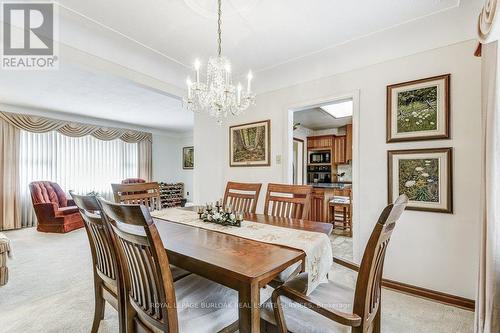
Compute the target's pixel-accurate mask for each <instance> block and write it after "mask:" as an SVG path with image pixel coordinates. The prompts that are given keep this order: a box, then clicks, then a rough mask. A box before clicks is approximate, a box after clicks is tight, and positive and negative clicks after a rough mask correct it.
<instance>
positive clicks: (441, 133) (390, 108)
mask: <svg viewBox="0 0 500 333" xmlns="http://www.w3.org/2000/svg"><path fill="white" fill-rule="evenodd" d="M449 138H450V74H446V75H440V76H435V77H430V78H427V79H422V80H416V81H410V82H404V83H398V84H393V85H390V86H387V142H400V141H419V140H434V139H449Z"/></svg>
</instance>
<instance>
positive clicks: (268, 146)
mask: <svg viewBox="0 0 500 333" xmlns="http://www.w3.org/2000/svg"><path fill="white" fill-rule="evenodd" d="M264 123H266V124H267V138H268V140H267V163H260V164H233V161H232V146H231V133H232V130H233V128H235V127H241V126H247V125H254V124H264ZM262 166H271V119H268V120H261V121H254V122H251V123H244V124H238V125H233V126H229V167H230V168H234V167H262Z"/></svg>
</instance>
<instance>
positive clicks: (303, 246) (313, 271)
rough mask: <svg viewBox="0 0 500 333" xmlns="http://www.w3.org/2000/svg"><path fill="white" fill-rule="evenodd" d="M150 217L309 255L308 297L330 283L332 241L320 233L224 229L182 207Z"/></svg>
mask: <svg viewBox="0 0 500 333" xmlns="http://www.w3.org/2000/svg"><path fill="white" fill-rule="evenodd" d="M151 216H153V217H155V218H158V219H162V220H167V221H172V222H178V223H182V224H187V225H191V226H195V227H199V228H203V229H207V230H213V231H219V232H223V233H227V234H230V235H234V236H238V237H242V238H247V239H250V240H255V241H259V242H264V243H270V244H275V245H282V246H287V247H291V248H294V249H298V250H302V251H304V252H305V254H306V258H305V271H306V272H307V273H308V279H309V281H308V288H307V294H310V293H311V292H312V291H313V290H314V288H316V287H317V286H318V285H319V284H320V283H322V282H326V281H327V277H326V275H327V274H328V271H329V270H330V268H331V266H332V264H333V255H332V245H331V243H330V238H329V237H328V236H327V235H326V234H323V233H320V232H313V231H306V230H298V229H291V228H285V227H278V226H274V225H270V224H264V223H257V222H252V221H242V223H241V227H230V226H223V225H219V224H215V223H209V222H203V221H201V220H200V219H199V218H198V213H196V212H194V211H190V210H185V209H179V208H167V209H162V210H159V211H153V212H151Z"/></svg>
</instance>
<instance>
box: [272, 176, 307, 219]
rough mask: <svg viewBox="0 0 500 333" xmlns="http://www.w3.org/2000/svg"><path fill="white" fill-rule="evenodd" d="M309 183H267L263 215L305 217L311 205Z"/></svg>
mask: <svg viewBox="0 0 500 333" xmlns="http://www.w3.org/2000/svg"><path fill="white" fill-rule="evenodd" d="M311 193H312V187H311V186H309V185H285V184H269V185H268V186H267V194H266V203H265V206H264V215H270V216H277V217H289V218H296V219H306V218H307V214H309V208H310V206H311Z"/></svg>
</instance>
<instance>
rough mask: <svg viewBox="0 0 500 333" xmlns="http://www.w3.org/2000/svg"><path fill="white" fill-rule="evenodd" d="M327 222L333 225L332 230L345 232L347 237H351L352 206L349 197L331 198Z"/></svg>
mask: <svg viewBox="0 0 500 333" xmlns="http://www.w3.org/2000/svg"><path fill="white" fill-rule="evenodd" d="M339 212H340V213H339ZM328 221H330V222H331V223H332V224H333V228H334V229H336V230H342V231H344V232H347V236H348V237H352V204H351V197H350V195H349V196H333V197H332V199H331V200H330V201H329V203H328Z"/></svg>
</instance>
